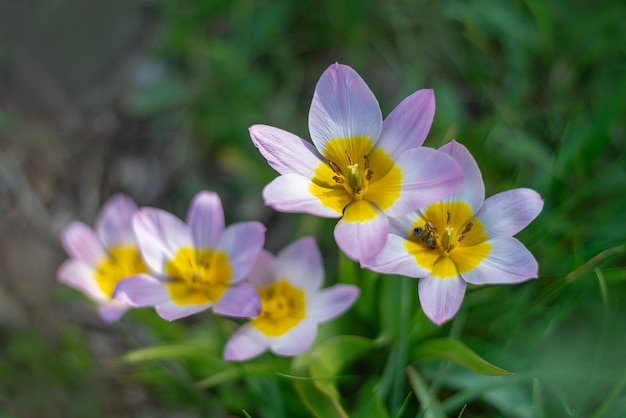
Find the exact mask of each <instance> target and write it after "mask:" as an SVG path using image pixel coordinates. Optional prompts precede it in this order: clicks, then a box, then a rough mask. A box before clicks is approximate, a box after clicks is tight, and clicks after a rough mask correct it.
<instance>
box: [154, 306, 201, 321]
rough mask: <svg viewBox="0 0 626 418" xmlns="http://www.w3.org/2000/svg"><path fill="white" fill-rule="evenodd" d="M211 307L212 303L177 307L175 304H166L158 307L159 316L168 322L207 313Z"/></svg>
mask: <svg viewBox="0 0 626 418" xmlns="http://www.w3.org/2000/svg"><path fill="white" fill-rule="evenodd" d="M210 306H211V304H210V303H207V304H204V305H177V304H176V303H174V302H165V303H163V304H161V305H159V306H157V307H156V311H157V313H158V314H159V316H160V317H161V318H163V319H165V320H167V321H174V320H175V319H180V318H184V317H187V316H189V315H193V314H196V313H198V312H202V311H205V310H207V309H209V307H210Z"/></svg>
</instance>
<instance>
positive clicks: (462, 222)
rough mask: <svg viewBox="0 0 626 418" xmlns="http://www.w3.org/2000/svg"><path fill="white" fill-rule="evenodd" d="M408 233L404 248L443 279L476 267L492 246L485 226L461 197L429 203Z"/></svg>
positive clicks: (421, 264) (423, 265) (487, 254)
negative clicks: (455, 199) (456, 199)
mask: <svg viewBox="0 0 626 418" xmlns="http://www.w3.org/2000/svg"><path fill="white" fill-rule="evenodd" d="M407 236H408V238H409V239H408V240H407V241H406V242H405V248H406V249H407V251H408V252H409V253H410V254H412V255H413V257H414V258H415V261H416V262H417V264H418V265H420V266H421V267H423V268H425V269H427V270H430V271H431V275H432V277H438V278H442V279H445V278H451V277H458V275H459V274H462V273H465V272H468V271H471V270H473V269H474V268H476V266H478V265H479V264H480V263H481V262H483V260H484V259H485V258H487V257H488V256H489V254H490V253H491V249H492V245H491V244H490V243H488V242H487V240H488V239H489V236H488V235H487V233H486V232H485V226H484V225H483V224H482V223H481V222H480V220H478V219H476V218H474V214H473V213H472V209H471V207H470V206H469V205H468V204H467V203H465V202H460V201H454V202H450V203H448V202H438V203H434V204H432V205H430V206H428V207H427V208H426V209H425V210H424V211H423V212H422V216H421V217H420V218H418V219H416V220H415V222H414V223H413V227H412V228H411V229H410V230H409V231H407Z"/></svg>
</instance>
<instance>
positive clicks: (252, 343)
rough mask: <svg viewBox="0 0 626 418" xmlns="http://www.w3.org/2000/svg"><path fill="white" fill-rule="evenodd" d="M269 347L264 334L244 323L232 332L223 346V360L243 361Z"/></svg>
mask: <svg viewBox="0 0 626 418" xmlns="http://www.w3.org/2000/svg"><path fill="white" fill-rule="evenodd" d="M268 347H269V341H268V339H267V337H265V335H264V334H263V333H262V332H260V331H258V330H257V329H256V328H254V327H252V326H250V324H245V325H243V326H242V327H241V328H239V329H238V330H237V332H235V334H233V336H232V337H230V339H229V340H228V342H227V343H226V346H225V347H224V360H226V361H245V360H249V359H251V358H253V357H257V356H258V355H260V354H261V353H263V352H264V351H265V350H267V348H268Z"/></svg>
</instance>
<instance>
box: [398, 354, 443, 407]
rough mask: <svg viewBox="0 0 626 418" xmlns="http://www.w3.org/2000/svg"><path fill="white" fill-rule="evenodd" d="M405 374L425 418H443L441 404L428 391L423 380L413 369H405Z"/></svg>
mask: <svg viewBox="0 0 626 418" xmlns="http://www.w3.org/2000/svg"><path fill="white" fill-rule="evenodd" d="M406 373H407V375H408V376H409V381H410V382H411V386H412V387H413V390H414V391H415V396H416V397H417V399H418V400H419V402H420V405H421V407H422V410H423V411H424V417H425V418H445V417H446V415H445V414H444V413H443V409H442V407H441V403H440V402H439V400H438V399H437V397H436V396H435V395H434V394H433V392H432V391H431V390H430V388H429V387H428V385H427V384H426V381H425V380H424V378H423V377H422V376H421V375H420V374H419V373H418V372H417V370H416V369H415V368H414V367H407V369H406Z"/></svg>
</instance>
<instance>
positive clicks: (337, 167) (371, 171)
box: [309, 136, 403, 221]
mask: <svg viewBox="0 0 626 418" xmlns="http://www.w3.org/2000/svg"><path fill="white" fill-rule="evenodd" d="M373 147H374V142H373V141H372V139H371V138H369V137H367V136H355V137H350V138H334V139H331V140H330V141H328V142H327V143H326V148H325V149H324V153H323V155H324V158H326V160H327V161H328V163H325V162H320V164H319V165H318V166H317V168H316V169H315V172H314V175H313V179H311V186H310V189H309V190H310V192H311V194H313V195H314V196H316V197H317V198H318V199H319V200H320V201H321V202H322V203H323V204H324V205H325V206H327V207H329V208H332V209H334V210H336V211H337V212H338V213H342V212H343V210H344V208H345V207H346V206H347V205H348V204H349V203H351V202H353V201H359V200H362V199H366V200H368V201H370V202H372V203H374V204H376V205H377V206H378V207H379V208H380V209H381V210H385V209H387V208H389V207H391V206H392V205H393V204H394V203H395V201H396V200H397V199H398V198H399V197H400V193H401V191H402V177H403V172H402V168H401V167H399V166H398V165H396V164H395V163H394V161H393V160H392V159H391V156H390V155H389V154H388V153H387V152H386V151H385V150H384V149H382V148H376V149H373ZM366 216H370V217H366V218H363V219H359V220H360V221H365V220H368V219H371V216H372V215H371V214H367V215H366ZM374 216H376V215H375V212H374Z"/></svg>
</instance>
